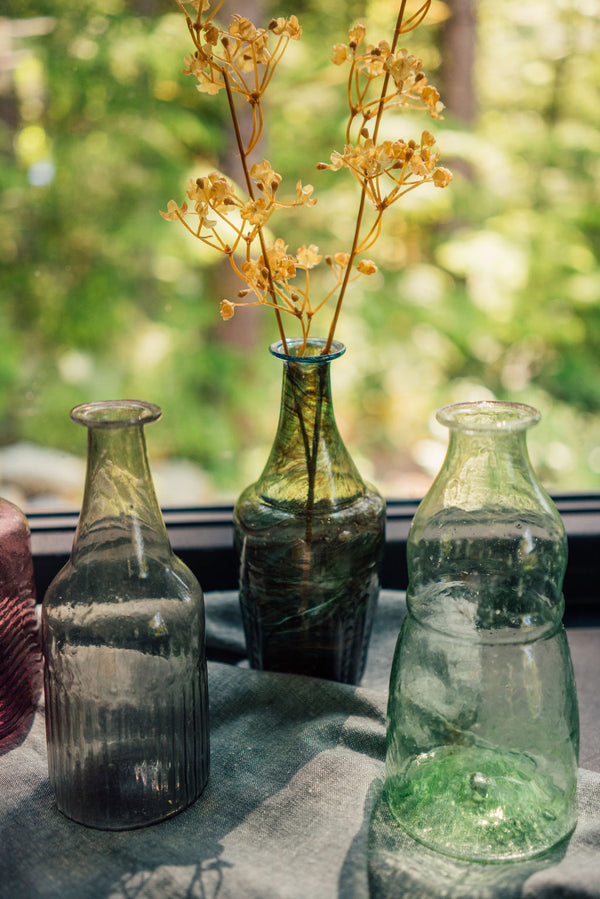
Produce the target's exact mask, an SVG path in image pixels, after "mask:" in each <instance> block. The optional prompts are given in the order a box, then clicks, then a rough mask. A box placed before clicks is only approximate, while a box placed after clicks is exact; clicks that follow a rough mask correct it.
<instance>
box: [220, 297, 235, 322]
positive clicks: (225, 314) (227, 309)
mask: <svg viewBox="0 0 600 899" xmlns="http://www.w3.org/2000/svg"><path fill="white" fill-rule="evenodd" d="M219 311H220V313H221V318H222V319H223V321H229V319H230V318H233V316H234V314H235V303H232V302H231V301H230V300H221V306H220V310H219Z"/></svg>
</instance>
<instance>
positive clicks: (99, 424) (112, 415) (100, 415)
mask: <svg viewBox="0 0 600 899" xmlns="http://www.w3.org/2000/svg"><path fill="white" fill-rule="evenodd" d="M161 415H162V411H161V409H160V407H159V406H156V405H155V404H154V403H148V402H146V401H145V400H100V401H98V402H93V403H82V404H81V405H80V406H75V407H74V408H73V409H71V418H72V420H73V421H74V422H76V424H78V425H85V426H86V427H87V428H126V427H130V426H131V425H145V424H149V423H150V422H152V421H157V420H158V419H159V418H160V417H161Z"/></svg>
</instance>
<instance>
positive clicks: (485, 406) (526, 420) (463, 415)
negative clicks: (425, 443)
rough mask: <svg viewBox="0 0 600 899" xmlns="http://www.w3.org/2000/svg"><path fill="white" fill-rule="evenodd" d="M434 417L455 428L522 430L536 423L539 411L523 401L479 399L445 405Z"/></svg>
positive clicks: (493, 430)
mask: <svg viewBox="0 0 600 899" xmlns="http://www.w3.org/2000/svg"><path fill="white" fill-rule="evenodd" d="M435 417H436V419H437V420H438V421H439V423H440V424H442V425H445V426H446V427H447V428H451V429H452V430H454V431H463V432H470V433H483V432H488V433H494V432H498V431H502V432H515V431H525V430H527V428H531V427H532V426H533V425H535V424H537V423H538V421H539V420H540V418H541V415H540V413H539V412H538V410H537V409H534V408H533V406H526V405H525V404H524V403H505V402H502V401H500V400H482V401H479V402H474V403H455V404H453V405H451V406H444V407H443V408H442V409H439V410H438V412H437V413H436V416H435Z"/></svg>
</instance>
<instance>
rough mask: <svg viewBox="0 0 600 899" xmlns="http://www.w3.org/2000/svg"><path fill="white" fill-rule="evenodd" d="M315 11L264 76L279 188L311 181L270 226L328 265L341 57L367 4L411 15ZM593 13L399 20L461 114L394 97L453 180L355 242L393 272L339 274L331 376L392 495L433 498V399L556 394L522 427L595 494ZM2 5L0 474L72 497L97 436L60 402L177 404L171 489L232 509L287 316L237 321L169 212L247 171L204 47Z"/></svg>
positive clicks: (599, 71) (342, 111)
mask: <svg viewBox="0 0 600 899" xmlns="http://www.w3.org/2000/svg"><path fill="white" fill-rule="evenodd" d="M326 6H327V8H326V10H324V9H323V4H322V3H316V2H314V0H306V2H304V3H303V4H301V7H299V8H298V10H297V13H298V16H299V18H300V20H301V24H302V25H303V29H304V33H303V37H302V41H301V42H290V45H289V47H288V50H286V54H285V57H284V59H283V60H282V63H281V64H280V66H279V67H278V69H277V71H276V73H275V76H274V78H273V80H272V82H271V84H270V86H269V91H268V94H267V99H266V101H265V108H266V120H265V126H264V133H263V137H262V141H261V144H260V145H259V147H258V148H257V151H256V157H255V159H256V161H260V160H261V159H262V158H263V157H267V158H268V159H269V161H270V162H271V164H272V166H273V168H274V169H275V170H276V171H277V172H279V173H281V174H282V175H283V181H282V184H281V186H280V188H279V191H280V195H281V197H282V198H283V197H289V198H290V199H291V200H294V199H295V198H296V183H297V181H298V180H301V181H302V184H303V185H307V184H312V185H314V196H315V197H317V198H318V203H317V205H316V206H314V207H308V206H307V207H302V208H301V209H300V210H298V211H290V212H289V213H283V214H282V215H281V216H280V218H279V219H278V222H277V225H276V226H275V225H274V226H273V230H272V232H270V233H269V237H270V239H275V238H277V237H280V238H281V239H282V240H283V241H284V243H285V244H286V245H288V246H289V248H290V251H291V252H296V248H297V247H300V246H301V245H303V244H304V245H306V246H308V245H309V244H316V245H318V246H319V248H320V252H321V253H322V254H323V255H325V254H331V255H334V254H335V253H338V252H348V250H349V249H350V246H351V243H352V236H353V227H354V218H355V215H356V209H357V204H358V197H359V189H358V187H357V184H356V182H355V181H354V180H353V179H352V178H351V176H350V175H349V174H348V172H347V171H340V172H332V171H329V170H323V171H317V169H316V164H317V163H318V162H326V163H328V162H329V161H330V154H331V152H332V151H334V150H337V151H340V152H343V149H344V143H345V133H344V131H345V118H346V113H347V110H346V88H345V78H346V76H347V69H345V68H344V67H343V66H334V65H332V64H331V63H330V53H331V47H332V46H333V45H334V44H336V43H339V42H344V41H346V40H347V29H348V27H349V25H351V24H352V23H353V22H354V21H357V20H361V21H362V22H364V23H365V25H366V27H367V41H371V42H374V43H375V44H377V42H378V41H379V40H381V39H383V38H385V39H387V40H390V39H391V34H392V32H393V26H394V18H395V14H396V10H395V9H394V8H393V7H394V5H393V4H392V5H390V4H387V3H382V2H381V0H361V2H360V3H358V2H355V0H352V2H350V3H348V2H346V0H330V2H328V4H327V5H326ZM469 11H470V12H471V13H473V12H474V13H475V15H474V17H473V18H472V20H471V19H469ZM232 12H239V13H241V14H243V15H249V16H250V17H251V18H253V19H256V21H259V20H260V21H262V22H263V23H265V24H266V23H267V22H268V21H269V19H270V18H271V17H272V16H273V15H280V14H281V13H280V10H279V9H278V8H277V7H275V6H274V5H271V4H270V3H269V2H267V0H263V2H262V4H261V3H258V2H257V0H252V2H250V0H243V2H241V3H235V4H234V3H229V2H228V3H227V4H226V5H225V7H224V8H223V10H222V12H221V14H220V16H221V21H227V20H228V18H229V15H230V13H232ZM599 12H600V8H599V6H598V0H564V2H561V3H553V4H548V3H547V0H526V2H522V0H508V2H505V3H502V4H498V3H497V2H495V0H478V2H477V3H476V4H472V3H467V2H465V0H462V2H461V0H448V2H447V3H444V2H438V0H435V2H433V3H432V7H431V10H430V16H429V19H428V22H429V23H430V24H429V25H425V26H423V27H421V28H420V29H418V30H417V31H416V32H414V33H413V34H410V35H406V36H405V37H403V42H406V45H407V47H408V48H409V49H410V50H411V52H413V53H415V54H417V55H418V56H419V57H421V58H422V60H423V68H424V70H425V71H426V72H427V74H428V77H429V79H430V81H431V83H433V84H434V85H436V86H438V87H439V89H440V92H441V93H442V99H445V100H446V103H447V109H446V111H445V114H444V115H445V117H444V119H443V120H442V121H432V120H431V119H429V118H428V117H427V116H425V115H421V114H418V115H416V114H412V113H410V112H406V113H401V114H400V115H399V117H394V118H393V120H392V118H390V120H389V124H388V122H387V120H386V121H385V124H384V125H383V126H382V134H383V135H384V136H385V137H389V138H390V139H397V138H402V139H405V140H409V139H416V140H417V141H419V140H420V135H421V132H422V129H423V128H430V129H431V130H432V131H433V132H434V133H435V135H436V137H437V139H438V145H439V149H440V152H441V158H440V164H441V165H444V166H447V167H448V168H450V169H452V170H453V172H454V180H453V181H452V183H451V184H450V185H449V187H448V188H446V189H444V190H437V189H436V188H435V187H432V186H429V185H427V186H425V187H423V189H419V190H415V191H414V192H410V193H408V194H407V195H406V196H405V197H403V198H402V199H401V200H400V201H399V202H398V203H396V204H395V205H394V206H393V207H392V208H390V209H389V210H387V211H386V214H385V216H384V218H383V227H382V233H381V236H380V237H379V239H378V241H377V243H376V244H375V246H374V247H373V248H372V249H370V250H369V252H368V254H367V255H368V256H369V258H372V259H373V260H374V261H375V262H376V263H377V266H378V269H379V270H378V272H377V274H375V275H373V276H370V277H364V278H362V279H361V280H359V281H357V282H356V283H354V284H352V285H351V289H350V290H349V292H348V296H347V300H346V302H345V308H344V310H343V312H342V316H341V319H340V324H339V327H338V331H337V335H336V336H337V337H338V338H339V339H340V340H342V341H343V342H344V343H345V344H346V345H347V348H348V351H347V353H346V355H345V356H344V357H342V358H341V359H340V360H338V361H337V362H336V363H335V364H334V366H333V371H332V375H333V381H334V398H335V404H336V412H337V417H338V424H339V426H340V429H341V431H342V433H343V435H344V438H345V440H346V443H347V444H348V446H349V448H350V449H351V452H352V454H353V456H354V458H355V460H356V462H357V464H358V467H359V468H360V470H361V472H362V473H363V474H364V475H365V476H366V477H368V478H370V479H371V480H374V481H375V482H376V483H377V484H378V486H379V487H380V488H381V489H382V491H383V492H384V493H385V494H387V495H388V496H419V495H421V494H422V493H423V492H424V490H425V489H426V488H427V485H428V483H429V481H430V479H431V477H432V475H433V473H434V472H435V471H436V470H437V468H438V466H439V464H440V462H441V458H442V456H443V452H444V447H445V433H444V432H443V429H441V428H439V427H437V426H436V425H435V423H434V420H433V412H434V410H435V409H436V408H438V407H439V406H440V405H443V404H445V403H448V402H454V401H463V400H468V399H476V398H491V397H497V398H499V399H511V400H516V401H519V402H526V403H530V404H532V405H535V406H537V407H538V408H539V409H540V410H541V411H542V415H543V419H542V423H541V424H540V425H539V426H538V427H537V428H536V429H535V431H533V432H532V433H531V435H530V440H529V445H530V450H531V455H532V458H533V461H534V464H535V465H536V467H537V468H538V470H539V471H540V472H541V474H542V477H543V479H544V481H545V483H546V484H547V486H548V487H549V488H550V489H551V490H553V491H555V492H561V491H572V490H594V489H596V488H597V486H598V483H599V476H600V415H598V407H599V404H600V403H599V401H600V378H599V377H598V357H599V355H600V352H599V351H600V312H599V305H598V304H599V302H600V265H599V255H600V214H599V212H598V210H599V209H600V196H599V193H600V168H599V167H600V163H599V159H600V154H599V150H600V145H599V144H600V137H599V133H598V128H597V123H598V120H599V119H600V57H599V56H598V52H597V48H598V45H599V42H600V33H599V32H600V16H599V15H598V13H599ZM2 15H3V16H4V18H0V46H1V47H2V48H3V50H2V53H1V54H0V113H1V122H0V188H1V193H0V444H1V445H0V491H2V492H3V493H4V495H6V496H8V497H9V498H11V497H12V498H13V499H15V500H16V501H17V502H19V503H20V504H21V505H24V506H25V507H30V508H34V507H39V506H41V505H47V504H50V505H67V506H76V505H77V504H78V502H79V498H80V491H81V485H82V482H83V467H82V466H83V457H84V454H85V434H84V432H83V430H82V429H80V428H77V427H76V426H75V425H74V424H72V423H71V422H70V420H69V415H68V413H69V409H70V408H71V407H72V406H73V405H75V404H77V403H79V402H83V401H87V400H92V399H103V398H113V397H117V396H134V397H138V398H142V399H149V400H152V401H153V402H156V403H158V404H159V405H160V406H161V407H162V408H163V412H164V417H163V421H162V422H161V423H160V424H157V425H154V426H153V427H152V428H151V429H149V431H148V442H149V447H150V453H151V458H152V464H153V470H154V472H155V476H156V480H157V487H158V490H159V494H160V498H161V501H162V502H163V504H173V505H177V504H183V503H193V504H206V503H213V502H214V503H216V502H222V501H230V500H232V499H233V498H234V497H235V496H236V495H237V493H238V492H239V490H240V489H241V488H242V487H243V486H245V485H246V484H247V483H248V482H249V481H250V480H252V479H253V478H254V477H255V476H256V475H257V474H258V472H259V470H260V468H261V466H262V464H263V463H264V461H265V459H266V454H267V452H268V449H269V444H270V440H271V438H272V435H273V433H274V429H275V425H276V421H277V414H278V403H279V388H280V378H281V368H280V363H279V362H278V361H277V360H275V359H273V358H271V356H270V355H269V353H268V351H267V347H268V345H269V343H270V342H271V341H272V340H275V339H276V338H277V336H278V335H277V328H276V324H275V321H274V318H273V315H272V312H271V311H270V310H268V309H260V308H250V309H246V310H244V309H242V310H237V311H236V314H235V315H234V317H233V318H232V319H231V320H230V321H222V320H221V318H220V316H219V304H220V301H221V300H222V299H229V300H235V299H236V296H237V292H238V290H239V289H240V287H241V286H243V285H242V284H241V283H238V281H237V280H236V279H235V277H234V276H233V275H232V272H231V270H230V267H229V265H228V262H227V260H226V259H224V258H223V257H222V256H221V255H219V254H218V253H216V252H213V251H211V250H209V249H208V248H207V247H205V246H203V245H202V244H201V243H200V242H199V241H198V240H195V239H194V238H193V237H190V236H189V235H188V234H186V232H185V231H184V229H183V228H182V227H181V226H180V225H179V224H178V223H177V222H167V221H165V220H164V219H163V218H161V216H160V215H159V210H163V211H164V210H166V209H167V203H168V201H169V200H171V199H173V200H175V201H176V202H177V203H178V204H181V202H182V201H183V200H184V198H185V191H186V182H187V180H188V179H189V178H196V177H198V176H200V175H205V174H207V173H208V172H210V171H211V170H215V169H219V170H223V171H225V172H226V173H228V174H229V175H230V176H232V177H234V178H238V179H239V178H240V170H239V166H238V163H237V161H236V151H235V146H234V138H233V132H232V129H231V126H230V123H229V119H228V113H227V103H226V100H225V96H224V93H223V92H220V93H219V94H218V95H217V96H214V97H213V96H210V95H209V94H207V93H200V92H198V91H197V90H196V81H195V79H194V77H193V76H192V77H189V76H186V75H185V74H183V71H182V70H183V68H184V64H183V59H184V57H185V56H186V55H187V54H189V53H190V52H191V51H192V49H193V47H192V44H191V41H190V37H189V35H188V32H187V29H186V25H185V20H184V17H183V14H182V13H181V11H180V10H179V9H178V7H177V5H176V3H175V2H169V0H135V2H134V0H102V2H100V0H87V2H85V3H84V4H81V3H75V2H73V0H5V3H4V6H3V13H2ZM465 16H466V17H465ZM456 23H458V26H459V27H458V26H457V27H454V25H455V24H456ZM242 126H243V128H248V127H249V120H248V114H247V111H246V112H244V114H243V116H242ZM386 129H387V130H386ZM329 275H330V272H329V271H328V269H327V266H326V264H325V263H322V264H321V266H320V267H319V269H318V270H317V269H315V270H314V274H313V273H311V283H312V289H313V290H314V296H315V297H317V296H318V297H322V296H324V295H325V294H326V293H327V292H328V290H329V289H330V288H331V286H332V283H331V281H330V280H329V281H328V277H329ZM332 308H333V304H332V302H331V301H330V303H329V304H328V306H327V310H328V311H326V312H325V313H324V314H323V315H322V316H321V318H320V319H319V318H318V317H317V318H315V322H314V325H313V333H315V334H319V333H325V332H326V330H327V328H328V325H329V318H330V315H331V311H332ZM290 333H291V334H295V333H297V332H296V331H295V329H294V324H293V322H292V325H291V327H290ZM57 454H58V455H57Z"/></svg>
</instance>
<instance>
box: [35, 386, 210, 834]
mask: <svg viewBox="0 0 600 899" xmlns="http://www.w3.org/2000/svg"><path fill="white" fill-rule="evenodd" d="M160 414H161V413H160V409H159V408H158V407H157V406H154V405H153V404H151V403H145V402H140V401H134V400H115V401H109V402H99V403H88V404H85V405H83V406H77V407H76V408H75V409H73V411H72V413H71V417H72V418H73V420H74V421H75V422H77V423H79V424H82V425H85V426H86V427H87V428H88V465H87V475H86V483H85V492H84V498H83V506H82V510H81V515H80V518H79V522H78V525H77V531H76V534H75V540H74V544H73V550H72V553H71V558H70V560H69V562H68V563H67V565H66V566H65V567H64V568H63V569H62V570H61V571H60V572H59V574H58V575H57V576H56V578H55V579H54V581H53V582H52V583H51V585H50V587H49V588H48V590H47V592H46V596H45V597H44V602H43V606H42V633H43V643H44V652H45V677H44V683H45V694H46V734H47V743H48V766H49V772H50V781H51V784H52V786H53V788H54V792H55V795H56V802H57V805H58V808H59V809H60V811H61V812H63V813H64V814H65V815H66V816H67V817H69V818H72V819H74V820H75V821H78V822H80V823H82V824H86V825H88V826H90V827H98V828H101V829H106V830H124V829H127V828H133V827H141V826H143V825H146V824H152V823H154V822H155V821H160V820H162V819H163V818H167V817H170V816H171V815H174V814H176V813H177V812H179V811H181V810H182V809H184V808H186V807H187V806H189V805H190V804H191V803H192V802H194V800H195V799H197V798H198V796H199V795H200V793H201V792H202V790H203V788H204V785H205V783H206V780H207V777H208V767H209V734H208V697H207V666H206V656H205V648H204V598H203V595H202V590H201V588H200V585H199V584H198V581H197V580H196V578H195V577H194V575H193V574H192V573H191V571H190V570H189V569H188V568H187V567H186V566H185V565H184V564H183V563H182V562H181V561H180V560H179V559H178V558H177V557H176V556H174V555H173V552H172V550H171V546H170V543H169V539H168V536H167V531H166V528H165V524H164V521H163V518H162V515H161V512H160V508H159V506H158V502H157V500H156V495H155V492H154V486H153V483H152V475H151V473H150V468H149V466H148V460H147V455H146V445H145V438H144V433H143V426H144V425H145V424H147V423H149V422H152V421H155V420H156V419H157V418H159V417H160Z"/></svg>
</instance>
